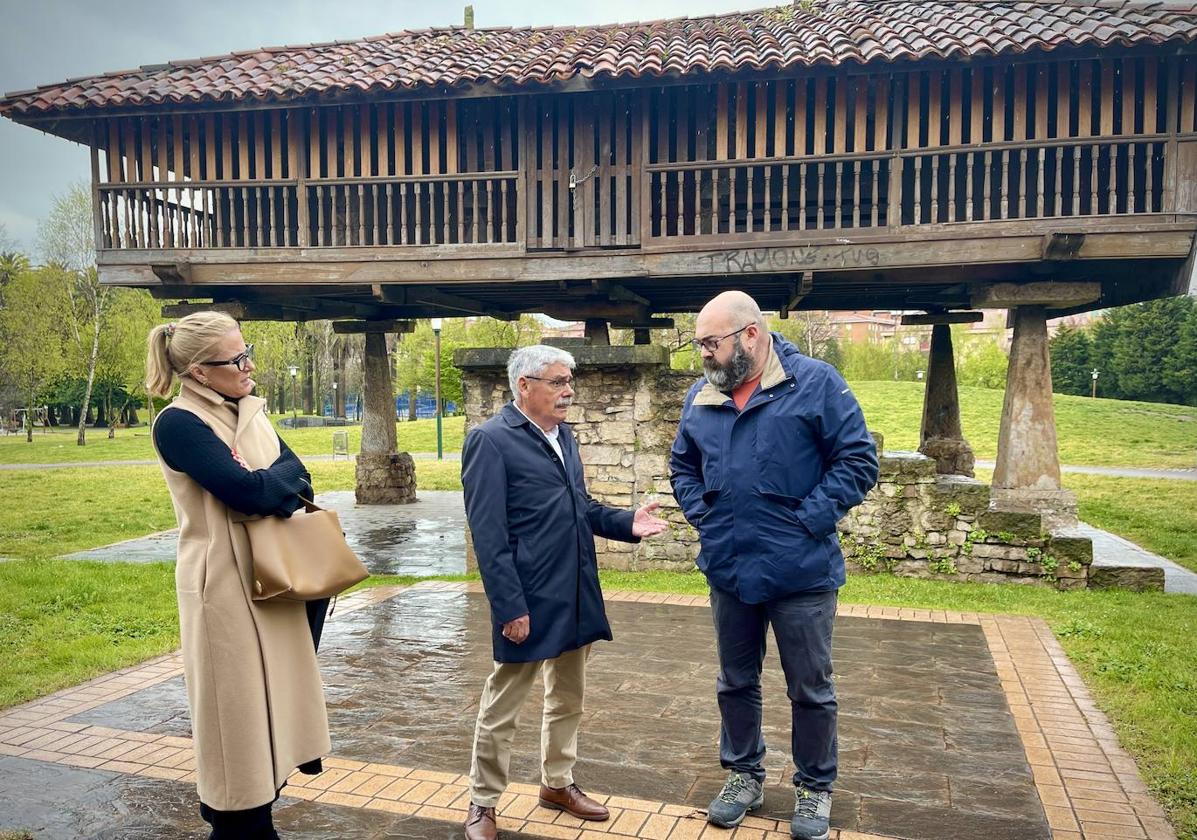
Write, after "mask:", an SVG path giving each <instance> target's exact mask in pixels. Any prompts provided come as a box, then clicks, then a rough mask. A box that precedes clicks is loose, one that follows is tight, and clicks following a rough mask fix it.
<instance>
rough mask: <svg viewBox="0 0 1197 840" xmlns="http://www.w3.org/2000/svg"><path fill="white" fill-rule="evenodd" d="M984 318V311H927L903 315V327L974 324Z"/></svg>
mask: <svg viewBox="0 0 1197 840" xmlns="http://www.w3.org/2000/svg"><path fill="white" fill-rule="evenodd" d="M984 318H985V313H984V312H928V313H926V314H923V315H903V316H902V326H904V327H928V326H934V325H936V324H975V323H977V322H978V321H982V320H984Z"/></svg>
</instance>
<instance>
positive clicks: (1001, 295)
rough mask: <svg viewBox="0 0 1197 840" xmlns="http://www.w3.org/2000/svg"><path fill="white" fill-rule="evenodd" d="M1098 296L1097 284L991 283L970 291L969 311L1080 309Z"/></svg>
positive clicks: (1098, 284) (1099, 295)
mask: <svg viewBox="0 0 1197 840" xmlns="http://www.w3.org/2000/svg"><path fill="white" fill-rule="evenodd" d="M1100 297H1101V284H1100V283H1083V282H1082V283H1074V282H1064V283H1055V282H1051V281H1045V282H1035V283H994V284H993V285H992V286H985V287H983V288H981V289H978V290H976V291H974V292H973V297H972V307H973V309H1014V308H1016V307H1019V306H1051V307H1056V308H1062V307H1065V306H1080V305H1082V304H1086V303H1092V302H1093V301H1095V300H1097V299H1099V298H1100Z"/></svg>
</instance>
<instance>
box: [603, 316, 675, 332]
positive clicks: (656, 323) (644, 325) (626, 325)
mask: <svg viewBox="0 0 1197 840" xmlns="http://www.w3.org/2000/svg"><path fill="white" fill-rule="evenodd" d="M611 326H613V327H615V328H617V329H621V330H671V329H673V327H674V321H673V319H672V318H649V319H648V320H647V321H612V322H611Z"/></svg>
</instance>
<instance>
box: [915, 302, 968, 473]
mask: <svg viewBox="0 0 1197 840" xmlns="http://www.w3.org/2000/svg"><path fill="white" fill-rule="evenodd" d="M919 452H921V453H923V454H924V455H926V456H927V457H928V458H933V459H934V460H935V464H936V470H937V471H938V472H939V474H940V475H967V476H970V477H971V476H972V475H973V465H974V464H975V463H976V459H975V458H974V457H973V450H972V449H971V448H970V447H969V445H968V441H966V440H965V439H964V433H963V432H962V431H961V428H960V396H959V394H958V392H957V389H956V365H955V361H954V359H953V358H952V328H951V326H949V325H948V324H935V325H934V326H932V328H931V353H930V358H929V359H928V362H927V390H926V392H925V393H924V395H923V422H922V426H921V427H920V428H919Z"/></svg>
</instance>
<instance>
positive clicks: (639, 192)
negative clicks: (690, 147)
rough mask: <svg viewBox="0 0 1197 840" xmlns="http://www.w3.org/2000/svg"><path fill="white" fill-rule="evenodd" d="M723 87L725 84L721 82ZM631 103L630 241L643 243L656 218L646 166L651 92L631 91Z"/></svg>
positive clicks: (629, 95)
mask: <svg viewBox="0 0 1197 840" xmlns="http://www.w3.org/2000/svg"><path fill="white" fill-rule="evenodd" d="M719 87H720V88H722V87H723V86H722V85H720V86H719ZM627 96H628V99H629V101H630V102H631V107H632V111H631V117H630V119H631V129H632V130H631V141H632V147H631V149H630V154H629V156H628V159H629V160H630V161H631V173H632V177H631V187H632V189H631V196H630V204H631V210H632V221H631V224H630V228H631V230H630V231H629V234H628V240H629V244H633V245H635V244H640V243H641V242H646V241H647V240H648V238H649V234H650V233H651V232H652V231H651V225H652V220H651V218H650V215H651V214H650V213H649V202H650V200H651V195H650V194H649V190H647V189H645V186H646V183H645V182H646V181H647V179H646V178H645V177H644V171H645V170H644V167H645V166H647V165H648V154H649V148H648V147H649V142H648V136H649V135H648V131H649V117H648V108H647V103H648V97H649V94H648V91H644V92H643V93H637V92H636V91H631V92H629V93H628V94H627Z"/></svg>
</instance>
